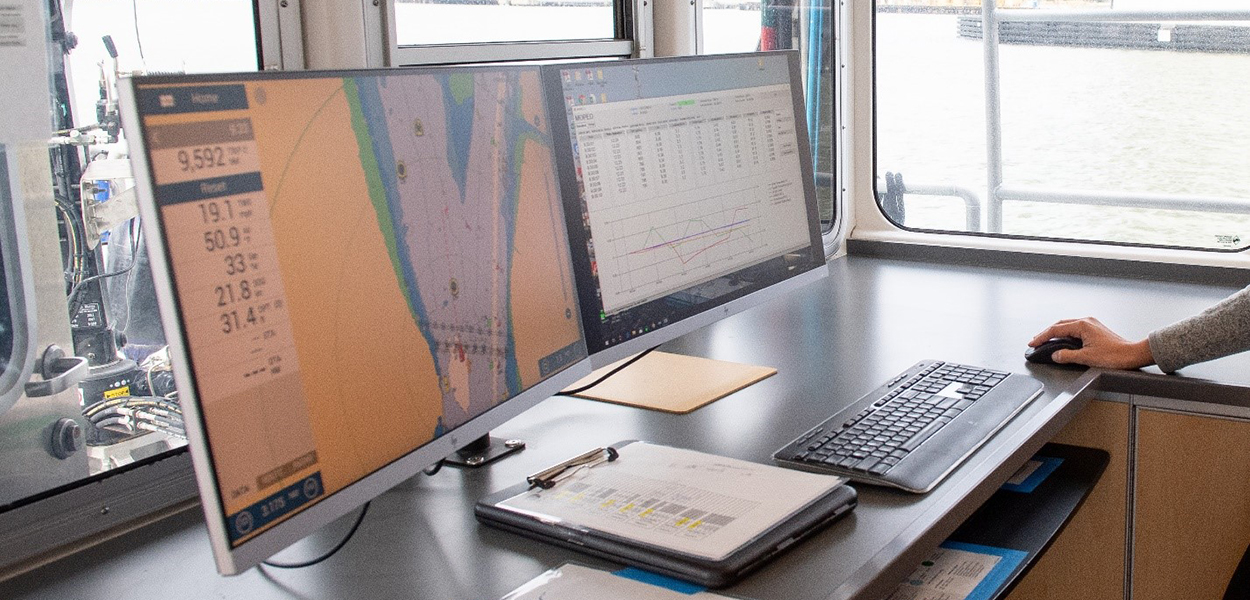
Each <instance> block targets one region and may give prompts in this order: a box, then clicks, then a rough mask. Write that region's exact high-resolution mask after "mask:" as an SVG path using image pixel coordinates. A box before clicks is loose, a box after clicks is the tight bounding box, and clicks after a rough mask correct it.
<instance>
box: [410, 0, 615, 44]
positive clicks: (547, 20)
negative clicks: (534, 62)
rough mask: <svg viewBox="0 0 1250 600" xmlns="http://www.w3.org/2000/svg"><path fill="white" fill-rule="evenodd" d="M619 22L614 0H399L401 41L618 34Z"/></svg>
mask: <svg viewBox="0 0 1250 600" xmlns="http://www.w3.org/2000/svg"><path fill="white" fill-rule="evenodd" d="M615 23H616V21H615V10H614V7H613V3H612V0H561V1H559V2H551V1H548V0H500V1H499V2H495V0H491V1H489V2H484V1H480V2H469V1H455V2H442V1H425V2H406V1H402V0H400V1H396V2H395V32H396V37H397V38H398V42H399V45H400V46H401V47H403V46H421V45H437V44H476V43H484V42H538V41H556V40H594V39H600V40H601V39H613V38H614V37H616V26H615ZM449 25H451V26H449Z"/></svg>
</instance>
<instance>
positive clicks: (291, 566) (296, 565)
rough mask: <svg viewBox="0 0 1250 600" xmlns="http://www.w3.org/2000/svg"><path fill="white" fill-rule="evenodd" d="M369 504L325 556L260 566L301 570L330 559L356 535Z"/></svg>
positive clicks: (269, 562) (366, 504)
mask: <svg viewBox="0 0 1250 600" xmlns="http://www.w3.org/2000/svg"><path fill="white" fill-rule="evenodd" d="M370 504H372V502H366V503H365V504H364V506H362V507H360V514H359V515H358V516H357V517H356V522H355V523H353V524H352V528H351V529H350V530H348V532H347V535H345V536H343V539H342V540H339V543H338V544H335V546H334V547H333V548H331V549H330V551H329V552H326V553H325V554H322V555H321V556H318V557H317V558H314V559H312V560H307V561H304V562H297V563H279V562H272V561H268V560H266V561H264V562H262V563H261V564H262V565H265V566H266V567H274V568H278V569H303V568H304V567H311V566H313V565H315V564H317V563H320V562H322V561H324V560H326V559H327V558H330V557H331V556H334V554H335V553H336V552H338V551H339V550H341V549H343V546H346V545H347V542H348V541H350V540H351V539H352V536H354V535H356V530H357V529H360V524H361V523H363V522H364V520H365V515H366V514H368V513H369V505H370Z"/></svg>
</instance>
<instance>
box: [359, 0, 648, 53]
mask: <svg viewBox="0 0 1250 600" xmlns="http://www.w3.org/2000/svg"><path fill="white" fill-rule="evenodd" d="M396 2H397V0H386V3H385V7H384V11H383V12H384V14H383V15H382V20H383V23H381V26H382V28H383V29H384V33H385V42H384V43H385V45H386V52H387V60H386V64H387V65H390V66H403V67H407V66H421V65H445V64H453V63H454V64H467V63H484V62H505V61H509V62H510V61H530V60H575V59H593V58H642V57H648V56H651V54H652V46H651V43H650V40H651V39H652V19H651V14H652V12H651V11H652V7H651V2H650V1H649V0H613V8H612V14H613V26H612V27H613V37H612V38H611V39H593V38H592V39H570V40H543V41H514V42H475V43H466V44H429V45H408V46H400V45H399V37H398V34H397V33H396V20H397V17H396V14H395V3H396ZM367 20H368V19H366V21H367ZM367 25H368V23H367ZM366 35H368V32H367V31H366Z"/></svg>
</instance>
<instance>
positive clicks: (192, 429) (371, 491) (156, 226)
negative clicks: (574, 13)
mask: <svg viewBox="0 0 1250 600" xmlns="http://www.w3.org/2000/svg"><path fill="white" fill-rule="evenodd" d="M424 70H429V69H424ZM365 72H366V71H359V72H352V73H348V72H341V71H339V72H315V73H313V72H307V71H304V72H268V73H259V74H240V75H238V76H237V79H250V78H260V77H265V76H275V77H334V76H348V75H353V74H362V73H365ZM375 72H377V73H379V74H381V73H383V72H384V71H382V70H375ZM386 72H387V73H389V74H395V70H390V71H386ZM209 77H211V76H209ZM209 77H204V78H198V77H186V78H180V80H181V81H185V82H192V81H196V80H197V79H204V80H208V78H209ZM218 79H219V78H213V80H214V81H217V80H218ZM139 83H140V81H139V80H135V79H132V80H129V81H126V82H124V84H123V85H121V86H119V87H120V88H121V89H120V98H121V109H122V110H121V112H122V125H123V128H124V130H125V132H126V137H127V139H128V140H130V143H131V159H132V161H133V164H134V172H135V183H136V187H137V189H138V196H139V211H140V217H141V218H142V226H143V233H144V235H145V237H146V238H147V244H148V250H149V253H150V257H151V263H152V272H153V282H154V284H155V289H156V296H157V300H158V304H159V306H160V313H161V323H162V325H163V326H164V328H165V335H166V338H167V341H168V343H169V351H170V356H171V358H172V360H173V362H174V364H175V365H177V366H176V367H175V369H174V379H175V381H176V383H177V385H178V390H179V391H178V393H179V397H180V400H181V403H182V409H183V414H184V419H185V422H186V424H187V441H188V447H189V449H190V453H191V459H192V464H193V466H194V469H195V475H196V481H197V484H198V487H199V492H200V500H201V503H202V505H203V508H204V515H205V522H206V526H207V528H208V531H209V538H210V541H211V543H212V548H213V555H214V557H215V559H216V561H217V569H218V571H219V572H220V573H222V574H223V575H234V574H238V573H241V572H243V571H245V570H247V569H249V568H251V567H253V566H255V565H257V564H259V563H260V562H262V561H264V560H265V559H266V558H268V557H270V556H272V555H273V554H275V553H276V552H278V551H280V550H282V549H284V548H286V547H287V546H290V545H291V544H293V543H295V542H297V541H299V540H301V539H303V538H304V537H307V536H308V535H309V534H311V533H313V532H315V531H317V530H318V529H320V528H321V527H322V526H324V525H326V524H328V523H330V522H331V521H334V520H335V519H337V518H339V517H341V516H343V515H346V514H348V513H350V512H352V511H353V510H355V509H357V508H358V507H360V506H361V505H362V504H364V503H365V502H368V501H369V500H371V499H373V498H375V497H377V496H378V495H380V494H382V493H383V492H386V491H387V490H389V489H391V488H392V487H394V486H395V485H397V484H399V483H401V482H403V481H405V480H407V479H410V478H412V477H413V476H415V475H417V474H419V473H420V472H421V471H422V470H423V469H425V468H427V467H429V466H430V465H432V464H434V463H436V462H438V461H439V460H440V459H442V458H443V457H445V456H447V455H449V454H451V453H452V452H455V451H456V450H457V449H459V448H461V447H463V446H465V445H467V444H469V443H470V442H472V441H474V440H476V439H477V438H479V437H481V436H483V435H486V434H487V432H489V431H490V430H492V429H494V428H496V427H498V426H500V425H502V424H503V423H504V422H506V421H508V420H509V419H512V418H513V417H516V416H517V415H520V414H521V413H522V412H524V411H525V410H527V409H529V408H532V407H533V406H535V405H536V404H538V403H539V402H541V401H543V400H545V399H547V398H548V397H550V396H551V395H553V394H554V393H556V392H558V391H559V390H561V389H563V388H565V387H567V386H568V385H570V384H572V383H574V382H576V381H577V380H579V379H581V378H583V377H585V376H586V375H588V374H589V373H590V361H589V359H588V358H582V359H580V360H578V361H577V362H575V363H573V364H571V365H570V366H568V367H566V368H565V369H564V370H562V371H560V372H558V373H556V374H554V375H552V376H551V377H549V378H547V379H545V380H543V381H542V382H540V383H538V384H536V385H534V386H533V387H531V388H529V389H527V390H525V391H523V392H521V393H520V394H518V395H516V396H514V397H512V398H511V399H509V400H508V401H505V402H503V403H501V404H499V405H497V406H495V407H494V408H492V409H489V410H487V411H486V412H484V413H482V414H480V415H478V416H476V417H474V418H473V419H471V420H469V421H468V422H466V423H464V424H462V425H460V426H459V427H457V428H456V429H454V430H452V431H450V432H448V433H447V434H445V435H443V436H440V437H437V438H435V439H433V440H431V441H430V442H428V443H426V444H425V445H422V446H420V447H418V448H414V449H412V450H411V451H410V452H408V453H407V454H405V455H404V456H402V457H400V458H398V459H396V460H394V461H392V462H391V463H389V464H387V465H386V466H384V467H382V468H380V469H378V470H377V471H374V472H373V473H371V474H369V475H367V476H365V477H363V478H361V479H358V480H357V481H355V482H354V483H352V484H350V485H348V486H347V487H345V488H343V489H341V490H338V491H336V492H334V493H332V494H330V495H328V496H326V497H325V498H324V499H322V500H320V501H318V502H316V503H314V504H312V505H310V506H308V507H306V508H304V509H303V510H301V511H299V512H297V513H294V514H293V515H291V516H290V517H289V518H286V519H284V520H282V521H281V522H279V523H277V524H275V525H273V526H272V527H270V528H268V529H266V530H264V531H262V532H261V533H259V534H257V535H256V536H255V537H253V538H251V539H249V540H248V541H246V542H244V543H242V544H240V545H239V546H238V547H232V546H231V544H230V541H229V535H228V531H227V526H226V522H225V521H226V513H225V510H224V506H223V505H222V501H221V498H222V495H221V490H220V489H219V487H218V484H217V478H216V476H215V473H214V469H213V459H212V453H211V451H210V448H209V446H208V440H207V438H206V435H205V432H204V430H203V423H204V421H203V418H202V414H201V411H200V407H199V401H198V396H197V387H196V381H195V377H194V373H193V367H192V366H191V365H192V363H191V360H190V353H189V352H188V346H187V339H186V331H185V329H184V328H183V326H182V322H181V320H180V318H179V316H178V312H179V311H178V309H177V308H176V307H177V302H178V300H177V294H176V293H175V290H174V286H173V281H172V279H171V277H170V264H169V254H168V243H167V240H166V237H165V232H164V230H163V227H162V225H161V223H162V221H161V219H160V215H159V214H158V213H159V209H158V207H157V206H156V203H155V189H154V187H153V176H152V169H151V165H150V164H149V162H148V157H147V155H146V154H145V152H144V151H143V150H142V148H143V146H142V144H143V128H142V121H141V120H140V116H139V112H138V108H137V106H138V104H137V94H136V86H137V85H139ZM583 339H584V338H583Z"/></svg>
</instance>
